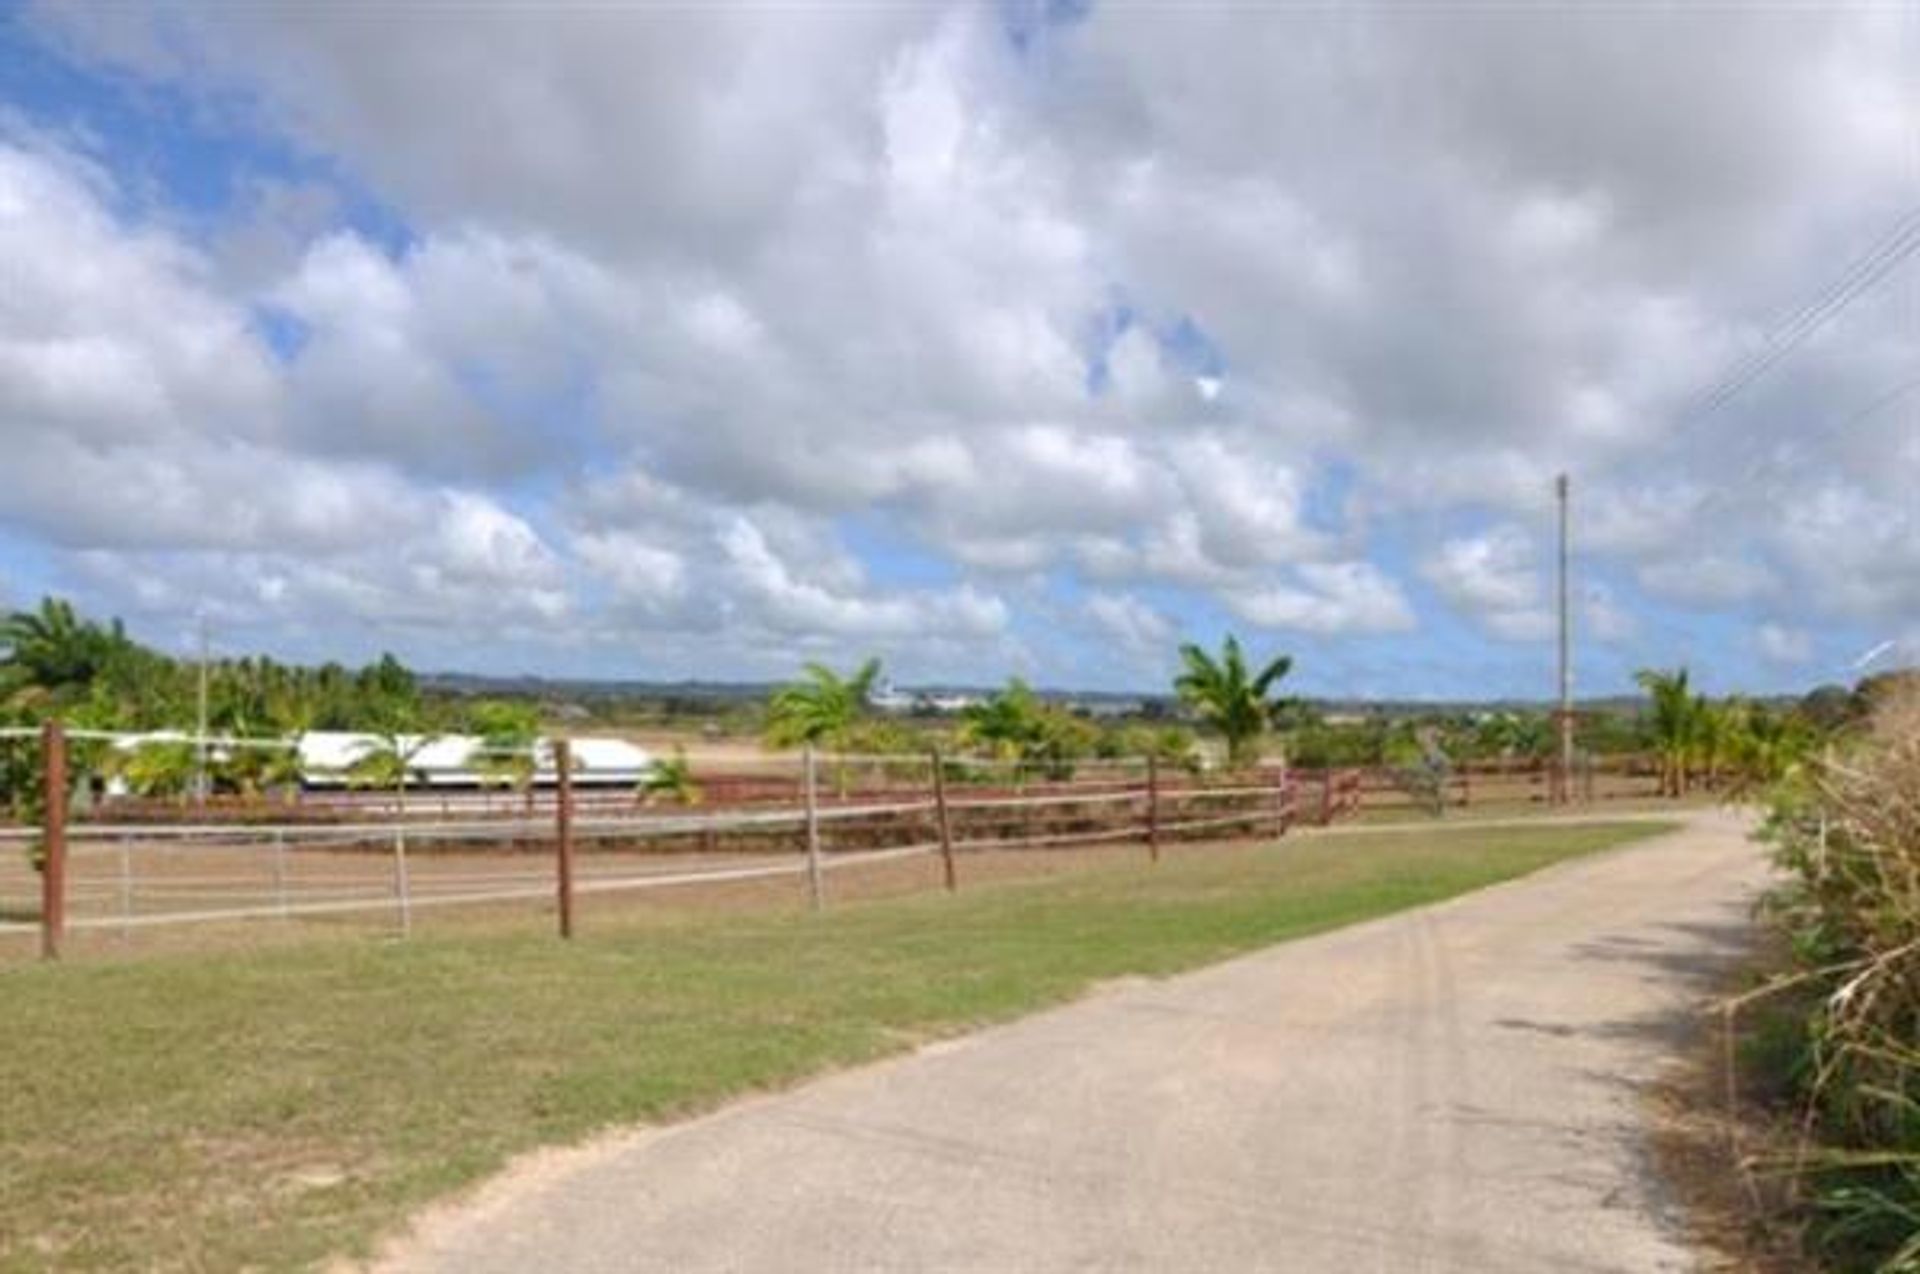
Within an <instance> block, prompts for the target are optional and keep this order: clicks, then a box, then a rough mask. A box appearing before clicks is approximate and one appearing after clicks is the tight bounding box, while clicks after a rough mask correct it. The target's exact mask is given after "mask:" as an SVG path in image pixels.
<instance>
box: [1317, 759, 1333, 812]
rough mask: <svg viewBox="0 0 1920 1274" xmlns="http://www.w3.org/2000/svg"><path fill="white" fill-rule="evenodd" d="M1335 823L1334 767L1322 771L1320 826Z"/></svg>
mask: <svg viewBox="0 0 1920 1274" xmlns="http://www.w3.org/2000/svg"><path fill="white" fill-rule="evenodd" d="M1332 822H1333V767H1332V766H1331V765H1329V766H1327V768H1326V769H1324V770H1321V771H1320V826H1322V827H1326V826H1329V825H1330V824H1332Z"/></svg>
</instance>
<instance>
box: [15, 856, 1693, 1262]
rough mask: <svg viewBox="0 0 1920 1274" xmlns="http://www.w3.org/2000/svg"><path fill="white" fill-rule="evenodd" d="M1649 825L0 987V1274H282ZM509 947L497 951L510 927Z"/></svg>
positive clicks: (630, 918)
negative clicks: (695, 1130) (791, 1100)
mask: <svg viewBox="0 0 1920 1274" xmlns="http://www.w3.org/2000/svg"><path fill="white" fill-rule="evenodd" d="M1657 830H1660V829H1658V828H1657V827H1649V826H1647V825H1644V824H1642V825H1614V826H1583V827H1533V828H1516V829H1503V830H1497V831H1484V830H1483V831H1477V832H1476V831H1437V830H1436V831H1434V832H1432V833H1431V834H1427V835H1422V836H1419V837H1412V836H1407V835H1405V834H1398V835H1396V834H1382V835H1368V834H1364V833H1362V834H1355V835H1348V836H1342V837H1338V838H1332V837H1328V838H1324V839H1313V838H1290V839H1288V840H1287V841H1285V842H1283V843H1280V844H1276V845H1266V846H1261V847H1256V848H1233V849H1218V848H1215V849H1199V850H1194V851H1191V852H1182V853H1176V854H1173V855H1170V856H1169V857H1168V858H1167V859H1166V860H1165V861H1163V862H1162V864H1161V865H1160V866H1159V867H1158V868H1152V867H1149V866H1147V865H1146V864H1145V863H1143V862H1142V861H1141V860H1140V859H1139V858H1138V857H1137V856H1134V855H1131V854H1125V853H1116V854H1114V855H1113V856H1112V857H1110V858H1108V859H1106V860H1104V862H1103V863H1102V864H1101V865H1099V866H1096V867H1090V868H1089V869H1087V870H1085V871H1081V872H1077V873H1071V874H1064V875H1056V876H1050V877H1046V878H1043V879H1038V880H1027V881H1021V882H1002V883H997V884H988V885H974V886H971V887H969V888H968V889H966V890H965V891H963V892H962V893H960V894H959V895H957V896H948V895H944V894H939V893H928V894H920V895H915V896H912V897H907V898H896V899H892V900H888V901H881V902H870V903H861V904H854V905H847V906H843V907H840V908H837V909H836V910H834V911H832V912H830V913H829V914H827V915H826V916H824V917H820V916H811V915H808V914H805V913H804V912H800V911H799V910H798V909H797V901H796V909H795V910H794V911H791V912H781V913H778V914H768V913H758V914H754V913H746V914H741V913H734V914H729V915H719V916H716V915H714V914H711V913H674V912H664V911H657V910H638V909H635V910H622V911H615V910H612V909H610V908H609V909H594V908H589V910H588V912H587V915H586V916H585V918H584V924H583V930H582V932H583V936H582V937H581V938H579V939H577V940H576V941H574V942H572V943H559V942H555V941H554V940H553V939H552V938H551V937H550V936H548V935H547V933H546V932H545V931H544V927H542V928H540V929H539V930H535V929H533V928H532V927H531V926H528V925H525V924H520V923H517V922H502V924H503V927H502V928H501V929H500V930H498V931H487V932H484V933H481V934H478V935H472V936H465V937H451V936H447V937H439V938H436V939H435V940H434V941H432V942H417V943H402V944H395V943H391V942H385V941H367V940H355V939H347V938H345V937H341V938H337V939H334V940H331V941H320V942H315V943H312V944H307V945H300V946H289V947H277V948H272V949H267V950H263V951H260V952H257V953H254V954H251V955H249V956H248V958H247V959H245V960H235V959H234V958H233V957H232V955H231V953H228V954H221V955H213V954H208V955H171V956H154V957H152V958H149V959H146V960H142V961H138V962H122V963H103V964H79V965H68V966H65V967H58V966H56V967H46V966H32V967H25V968H18V969H14V970H11V971H8V972H5V973H0V983H4V994H5V997H6V1002H7V1017H8V1045H7V1048H6V1049H4V1050H0V1127H4V1128H5V1129H6V1136H5V1138H4V1139H0V1183H4V1186H5V1188H4V1189H0V1269H11V1268H41V1267H44V1266H48V1265H60V1266H90V1267H119V1268H127V1267H138V1268H142V1269H156V1268H174V1269H180V1268H217V1269H232V1268H287V1267H297V1266H302V1265H309V1264H313V1263H316V1262H321V1261H324V1260H325V1259H326V1258H327V1257H329V1256H330V1255H334V1254H339V1253H364V1252H365V1251H366V1250H367V1249H368V1246H369V1244H370V1243H371V1242H372V1240H373V1239H374V1238H375V1237H376V1236H377V1235H379V1234H380V1233H381V1232H383V1231H385V1230H388V1229H390V1228H391V1227H392V1226H394V1225H395V1224H396V1223H398V1222H399V1221H401V1220H402V1219H403V1218H404V1217H405V1216H406V1215H407V1214H408V1213H409V1212H410V1211H412V1210H413V1209H415V1208H417V1207H418V1206H420V1205H421V1204H423V1203H425V1202H427V1201H429V1200H431V1199H433V1198H435V1197H437V1196H440V1195H443V1194H445V1193H447V1192H448V1191H450V1190H453V1189H456V1188H458V1187H460V1186H462V1185H465V1184H467V1183H469V1182H472V1181H474V1180H476V1179H478V1178H480V1177H482V1176H484V1175H486V1174H488V1173H490V1172H492V1171H494V1170H495V1169H497V1168H499V1167H500V1166H501V1165H502V1164H503V1163H504V1162H505V1161H506V1160H507V1159H508V1158H509V1157H510V1156H512V1155H514V1154H516V1153H519V1152H522V1151H525V1150H528V1149H530V1148H533V1147H535V1146H538V1145H543V1144H551V1143H560V1142H569V1141H573V1140H577V1139H579V1138H581V1137H583V1136H585V1135H587V1134H589V1133H591V1132H593V1131H594V1130H596V1129H599V1128H603V1127H606V1126H609V1125H616V1124H621V1123H629V1122H633V1121H639V1120H654V1119H663V1118H671V1117H675V1116H679V1115H684V1114H687V1113H689V1112H691V1111H694V1110H698V1109H700V1108H702V1107H707V1106H711V1105H713V1104H714V1103H716V1102H719V1101H721V1100H724V1099H725V1098H727V1097H730V1096H733V1095H737V1094H740V1093H743V1092H746V1091H749V1090H753V1089H758V1088H765V1087H769V1086H773V1085H779V1084H785V1083H790V1082H793V1081H795V1080H797V1079H800V1078H802V1077H804V1076H806V1075H809V1074H812V1073H816V1072H818V1071H821V1070H823V1069H826V1068H830V1067H835V1066H844V1065H848V1064H852V1063H857V1062H861V1061H865V1060H868V1059H870V1058H874V1057H878V1056H881V1055H883V1054H886V1053H889V1052H894V1051H897V1050H899V1049H902V1048H905V1047H909V1046H911V1045H912V1044H914V1043H915V1042H918V1041H922V1040H925V1039H928V1038H933V1037H938V1036H941V1035H944V1034H950V1033H954V1032H957V1031H961V1030H965V1029H967V1028H969V1027H972V1026H975V1025H978V1024H981V1023H984V1022H989V1021H993V1020H997V1019H1004V1018H1008V1017H1012V1016H1015V1015H1018V1014H1021V1013H1025V1012H1029V1011H1031V1010H1033V1009H1035V1008H1037V1007H1040V1006H1043V1005H1046V1004H1050V1003H1056V1002H1059V1001H1061V1000H1064V999H1067V998H1070V997H1072V996H1074V995H1077V994H1079V993H1081V992H1083V991H1084V990H1085V989H1086V988H1087V987H1088V986H1090V985H1091V984H1093V983H1095V982H1097V981H1099V980H1101V979H1106V978H1112V977H1116V976H1120V975H1124V974H1146V975H1161V974H1168V973H1172V972H1175V971H1177V970H1181V969H1185V968H1190V967H1193V966H1196V965H1199V964H1202V963H1205V962H1208V961H1212V960H1217V959H1221V958H1224V957H1226V956H1228V955H1231V954H1234V953H1236V952H1239V951H1244V950H1247V949H1251V948H1254V947H1258V946H1262V945H1266V944H1270V943H1273V942H1278V941H1281V940H1284V939H1287V938H1292V937H1298V936H1301V935H1304V934H1308V933H1313V932H1316V931H1320V930H1325V929H1329V928H1332V927H1335V926H1338V925H1342V924H1348V923H1352V922H1355V921H1359V920H1363V919H1366V918H1368V917H1371V916H1376V915H1380V914H1384V913H1386V912H1390V911H1393V910H1396V909H1399V908H1403V907H1409V906H1414V905H1418V904H1421V903H1426V902H1430V901H1434V900H1436V899H1440V898H1444V897H1448V896H1450V895H1453V894H1457V893H1460V892H1463V891H1465V890H1469V889H1473V888H1477V887H1479V886H1482V885H1485V884H1489V883H1492V882H1494V881H1497V880H1502V879H1507V878H1510V877H1513V876H1517V875H1520V874H1522V873H1525V872H1528V871H1531V870H1534V869H1535V868H1538V867H1541V866H1544V865H1546V864H1548V863H1552V862H1555V861H1558V860H1561V859H1564V858H1567V857H1570V856H1573V855H1577V854H1581V853H1586V852H1589V851H1593V850H1598V849H1603V848H1607V847H1609V846H1613V845H1617V844H1621V843H1623V842H1625V841H1628V840H1631V839H1633V838H1636V837H1641V836H1645V835H1648V834H1650V833H1651V832H1653V831H1657ZM509 923H511V927H504V926H506V925H507V924H509Z"/></svg>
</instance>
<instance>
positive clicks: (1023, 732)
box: [960, 677, 1101, 783]
mask: <svg viewBox="0 0 1920 1274" xmlns="http://www.w3.org/2000/svg"><path fill="white" fill-rule="evenodd" d="M960 741H961V743H962V744H963V745H965V746H967V747H971V748H975V749H978V750H979V751H982V752H985V753H987V754H988V755H990V756H992V757H993V758H994V759H995V760H997V761H1001V762H1003V763H1006V764H1009V765H1011V766H1012V767H1013V770H1012V774H1013V779H1014V781H1015V782H1016V783H1019V782H1023V781H1024V780H1025V779H1026V778H1027V776H1028V775H1030V774H1039V775H1041V776H1043V777H1046V778H1049V779H1054V780H1066V779H1070V778H1072V777H1073V775H1074V771H1075V768H1076V767H1075V765H1074V763H1075V762H1076V761H1079V760H1081V759H1083V758H1085V757H1087V756H1091V755H1093V754H1094V753H1095V752H1097V751H1098V750H1099V748H1100V742H1101V731H1100V728H1099V727H1098V726H1096V725H1094V724H1093V723H1091V722H1089V721H1084V720H1082V719H1081V718H1079V717H1076V716H1074V715H1073V714H1072V713H1071V712H1068V711H1066V710H1065V709H1064V708H1059V707H1055V706H1052V705H1049V704H1047V703H1044V702H1042V700H1041V699H1040V696H1038V695H1037V694H1035V693H1034V692H1033V687H1031V686H1029V685H1028V684H1027V683H1026V682H1025V681H1022V680H1021V679H1020V678H1018V677H1013V678H1010V679H1009V680H1008V681H1007V684H1006V686H1005V688H1004V689H1002V690H999V691H997V692H996V693H995V694H994V695H993V696H992V697H990V698H988V699H987V700H985V701H984V702H981V703H976V704H973V705H972V706H970V707H968V708H967V709H966V710H965V711H964V712H962V713H961V723H960Z"/></svg>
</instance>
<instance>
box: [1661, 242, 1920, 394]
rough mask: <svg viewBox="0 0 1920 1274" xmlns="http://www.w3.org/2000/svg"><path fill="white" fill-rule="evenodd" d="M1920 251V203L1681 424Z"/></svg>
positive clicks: (1735, 390)
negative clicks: (1919, 206)
mask: <svg viewBox="0 0 1920 1274" xmlns="http://www.w3.org/2000/svg"><path fill="white" fill-rule="evenodd" d="M1915 251H1920V208H1914V209H1911V210H1909V211H1908V212H1907V213H1906V215H1904V216H1902V217H1901V218H1900V220H1899V221H1898V222H1896V223H1895V225H1894V227H1893V229H1892V230H1891V231H1889V232H1888V233H1887V234H1885V235H1883V236H1882V237H1881V238H1880V240H1879V241H1878V242H1877V243H1875V244H1874V246H1873V247H1871V248H1869V249H1868V250H1867V251H1866V252H1865V253H1864V254H1863V255H1861V256H1860V257H1858V258H1857V259H1855V261H1854V262H1853V263H1852V264H1851V265H1849V266H1848V267H1847V268H1846V269H1845V270H1844V271H1842V272H1841V274H1840V275H1839V277H1838V278H1836V279H1835V280H1834V281H1833V282H1832V283H1830V284H1828V285H1827V287H1826V288H1825V289H1823V290H1822V291H1821V292H1820V293H1819V294H1818V295H1816V296H1815V297H1813V298H1812V299H1811V300H1809V301H1807V302H1805V303H1804V304H1802V305H1801V306H1800V308H1799V309H1797V310H1795V311H1794V312H1793V313H1792V314H1790V315H1789V316H1788V317H1787V318H1785V319H1783V320H1782V321H1780V322H1779V323H1777V324H1775V326H1774V328H1773V329H1772V331H1770V332H1769V333H1768V335H1767V343H1766V345H1765V347H1764V348H1762V349H1759V350H1756V351H1754V352H1753V353H1752V354H1749V355H1748V356H1747V357H1746V358H1744V359H1742V360H1741V361H1740V362H1738V363H1736V364H1735V365H1734V367H1733V368H1732V370H1730V371H1729V372H1727V373H1726V375H1724V376H1722V377H1721V378H1720V380H1719V381H1717V382H1715V383H1714V384H1713V385H1710V386H1708V387H1707V388H1706V389H1705V390H1703V391H1702V392H1700V393H1698V394H1696V395H1695V396H1694V397H1693V399H1692V400H1691V401H1690V402H1689V403H1688V404H1687V405H1686V406H1685V407H1683V408H1682V409H1681V411H1680V415H1679V422H1680V424H1681V426H1682V427H1685V426H1689V425H1692V424H1695V423H1697V422H1699V421H1701V420H1704V419H1706V418H1707V417H1709V416H1712V415H1713V414H1714V413H1716V412H1718V411H1719V410H1720V408H1722V407H1724V406H1725V405H1726V404H1727V403H1728V402H1729V401H1731V400H1732V399H1733V398H1735V397H1737V396H1738V395H1739V394H1740V393H1741V391H1743V390H1745V389H1746V388H1747V386H1749V385H1751V384H1753V382H1754V381H1756V380H1758V379H1759V378H1760V377H1761V376H1764V375H1765V374H1766V373H1767V372H1768V371H1769V370H1770V369H1772V368H1773V367H1774V366H1776V365H1777V364H1778V363H1779V362H1780V361H1781V360H1782V359H1784V358H1786V357H1787V356H1788V355H1789V354H1791V353H1793V352H1794V351H1795V350H1797V349H1799V348H1800V346H1802V345H1804V344H1805V343H1806V342H1807V340H1808V339H1809V338H1811V337H1812V336H1813V335H1814V333H1816V332H1818V331H1819V330H1820V329H1821V328H1823V327H1825V326H1826V325H1827V323H1829V322H1830V321H1832V320H1833V319H1834V318H1835V317H1836V316H1837V315H1839V314H1840V313H1841V312H1842V311H1843V310H1845V309H1846V308H1847V307H1848V306H1850V305H1852V304H1853V303H1854V301H1856V300H1858V299H1859V298H1860V296H1861V295H1862V294H1864V293H1865V292H1866V291H1868V290H1869V289H1870V288H1872V287H1873V286H1874V285H1875V284H1876V283H1878V282H1879V281H1880V280H1881V279H1884V278H1885V277H1886V276H1887V275H1888V274H1890V273H1891V272H1892V271H1893V270H1894V269H1896V268H1897V267H1898V266H1899V265H1900V264H1901V263H1903V262H1904V261H1906V259H1907V258H1908V257H1910V256H1912V255H1913V254H1914V252H1915Z"/></svg>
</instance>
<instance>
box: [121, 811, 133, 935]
mask: <svg viewBox="0 0 1920 1274" xmlns="http://www.w3.org/2000/svg"><path fill="white" fill-rule="evenodd" d="M132 937H133V846H132V845H131V844H129V843H128V841H127V838H126V837H125V836H122V837H121V838H120V940H121V941H122V942H126V941H128V940H130V939H131V938H132Z"/></svg>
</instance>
